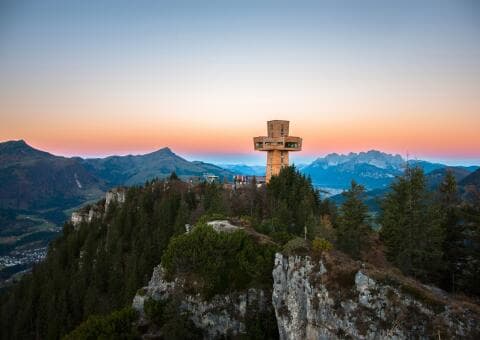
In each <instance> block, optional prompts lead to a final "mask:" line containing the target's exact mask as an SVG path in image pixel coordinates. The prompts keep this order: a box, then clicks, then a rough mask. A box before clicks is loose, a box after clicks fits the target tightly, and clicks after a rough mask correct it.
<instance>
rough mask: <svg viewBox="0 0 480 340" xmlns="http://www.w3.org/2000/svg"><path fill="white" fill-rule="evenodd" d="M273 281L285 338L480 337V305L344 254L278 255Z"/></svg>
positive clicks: (282, 332)
mask: <svg viewBox="0 0 480 340" xmlns="http://www.w3.org/2000/svg"><path fill="white" fill-rule="evenodd" d="M273 279H274V286H273V297H272V301H273V306H274V308H275V314H276V317H277V322H278V330H279V334H280V338H281V339H344V338H354V339H408V338H425V339H426V338H438V339H448V338H467V339H478V338H480V313H479V310H478V306H475V305H471V304H469V303H468V302H464V301H459V300H454V299H452V298H449V297H448V296H447V295H446V294H444V293H442V292H441V291H439V290H437V289H434V288H431V287H428V286H423V285H420V284H419V283H418V282H415V281H413V280H409V279H407V278H404V277H402V276H401V275H399V274H398V273H395V272H388V271H386V270H385V271H378V270H376V269H374V268H369V267H366V266H362V265H360V264H359V263H356V262H354V261H351V260H349V259H347V258H343V257H342V255H341V254H335V255H329V254H328V255H327V256H323V257H322V259H317V260H312V259H311V258H310V257H308V256H303V257H302V256H284V255H282V254H279V253H277V254H276V257H275V267H274V270H273Z"/></svg>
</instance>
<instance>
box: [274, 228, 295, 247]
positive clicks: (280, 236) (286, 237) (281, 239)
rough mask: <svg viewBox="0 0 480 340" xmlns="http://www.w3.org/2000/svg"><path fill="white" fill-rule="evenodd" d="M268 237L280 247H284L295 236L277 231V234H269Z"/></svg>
mask: <svg viewBox="0 0 480 340" xmlns="http://www.w3.org/2000/svg"><path fill="white" fill-rule="evenodd" d="M270 236H271V237H272V239H273V241H274V242H276V243H278V244H280V245H282V246H283V245H285V244H286V243H287V242H288V241H290V240H291V239H293V238H295V235H292V234H290V233H287V232H286V231H277V232H274V233H271V234H270Z"/></svg>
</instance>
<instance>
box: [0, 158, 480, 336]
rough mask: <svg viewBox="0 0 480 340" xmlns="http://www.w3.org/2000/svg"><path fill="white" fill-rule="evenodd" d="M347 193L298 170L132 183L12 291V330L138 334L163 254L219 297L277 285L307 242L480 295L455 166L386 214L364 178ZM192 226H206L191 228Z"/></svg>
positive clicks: (476, 235)
mask: <svg viewBox="0 0 480 340" xmlns="http://www.w3.org/2000/svg"><path fill="white" fill-rule="evenodd" d="M344 195H345V201H344V203H343V204H342V205H341V206H339V207H337V206H335V205H334V204H333V203H332V202H331V201H329V200H328V199H322V197H321V193H320V192H319V191H317V190H315V189H314V188H313V186H312V184H311V181H310V179H309V178H307V177H305V176H303V175H301V174H300V173H299V172H298V171H297V170H296V169H295V168H294V167H286V168H284V169H282V171H281V173H280V174H279V175H278V176H275V177H273V178H272V180H271V181H270V183H269V184H268V185H266V186H261V187H258V186H257V185H256V183H255V182H253V183H251V184H250V185H248V186H246V187H243V188H240V189H237V190H231V189H228V188H225V187H224V186H223V185H221V184H215V183H214V184H208V183H202V184H198V185H194V186H192V185H190V184H188V183H185V182H183V181H181V180H179V179H178V178H177V177H176V175H175V174H172V175H171V176H170V178H168V179H167V180H153V181H149V182H147V183H145V185H144V186H136V187H131V188H129V189H128V192H127V198H126V201H125V203H123V204H121V205H118V204H117V205H116V204H113V205H111V206H109V209H108V211H107V212H106V213H105V214H104V216H102V217H101V218H98V219H94V220H93V221H92V222H91V223H82V224H80V225H79V226H73V225H72V224H70V223H66V224H65V225H64V228H63V234H62V236H61V237H59V238H58V239H56V240H55V241H53V242H52V243H51V245H50V248H49V252H48V255H47V258H46V259H45V261H44V262H42V263H40V264H38V265H36V266H35V267H34V268H33V271H32V273H31V274H27V275H25V276H24V278H23V279H22V280H21V281H20V282H19V283H18V284H16V285H15V286H14V287H11V288H10V289H8V290H7V291H5V292H3V293H2V295H1V297H0V302H1V315H0V322H1V325H0V327H1V329H2V338H4V339H26V338H29V339H57V338H61V337H63V336H65V335H67V334H69V333H70V334H69V335H68V338H72V339H77V338H85V337H91V338H96V337H98V336H99V335H102V336H104V337H106V338H109V337H112V336H113V335H112V334H122V336H123V337H124V338H129V337H131V338H135V337H136V336H137V335H138V333H137V330H135V329H134V328H133V327H131V324H132V323H133V321H134V320H135V315H134V312H133V311H132V310H131V309H129V306H130V305H131V303H132V299H133V297H134V295H135V293H136V292H137V290H138V289H139V288H141V287H143V286H144V285H146V284H147V282H148V280H149V279H150V277H151V274H152V270H153V268H154V267H155V266H156V265H158V264H159V263H160V262H161V263H162V264H163V265H164V267H165V268H166V270H167V272H168V273H169V275H176V274H178V273H187V274H193V275H196V278H200V279H201V282H203V285H202V294H203V295H204V296H205V297H206V298H209V297H211V296H213V295H215V294H218V293H225V292H228V291H234V290H238V289H244V288H246V287H252V286H259V287H262V286H269V285H270V286H271V269H272V266H273V256H274V253H275V251H278V250H282V251H284V252H287V253H288V252H289V251H291V250H292V249H294V248H299V247H304V248H305V250H306V251H307V252H308V251H312V252H315V251H323V250H328V249H331V248H332V247H333V248H336V249H338V250H340V251H342V252H344V253H346V254H348V255H349V256H351V257H352V258H354V259H359V260H362V261H373V262H375V261H380V260H381V259H382V258H383V259H385V261H388V264H389V265H391V266H396V267H398V268H399V269H400V270H401V271H402V272H403V273H404V274H406V275H409V276H412V277H414V278H416V279H418V280H421V281H422V282H425V283H427V284H434V285H437V286H439V287H441V288H443V289H445V290H447V291H450V292H455V293H462V294H465V295H469V296H471V297H472V298H473V299H476V298H478V297H479V296H480V291H479V286H478V282H477V280H478V278H479V277H480V198H478V197H475V195H471V200H470V201H468V202H466V201H462V200H461V199H460V195H459V193H458V192H457V187H456V183H455V178H454V177H453V175H452V174H450V173H447V175H446V176H445V178H444V179H443V181H442V183H441V185H440V186H439V188H438V189H437V190H436V191H434V192H430V191H428V190H427V188H426V185H425V176H424V174H423V172H422V170H420V169H418V168H407V169H406V171H405V173H404V175H403V176H401V177H399V178H397V180H396V181H395V182H394V183H393V184H392V185H391V188H390V191H389V192H388V193H387V195H386V196H385V198H384V199H383V200H382V202H380V205H381V212H380V214H379V215H378V216H374V215H372V214H371V213H370V212H369V211H368V207H367V206H366V205H365V204H364V201H363V195H364V188H363V187H362V186H361V185H358V184H356V183H355V182H352V185H351V188H350V189H349V190H348V191H346V192H345V193H344ZM219 218H229V219H235V221H237V223H241V224H242V225H244V226H245V227H246V228H250V229H252V230H253V231H255V232H256V233H257V234H263V235H266V236H267V238H268V239H269V240H271V242H269V243H267V244H258V242H254V241H253V240H252V238H251V236H250V235H247V233H245V232H244V231H238V232H235V233H231V234H225V235H223V234H222V233H217V232H215V231H213V229H212V228H209V227H208V226H207V225H206V222H207V221H208V220H211V219H219ZM186 224H190V225H195V227H194V229H193V231H192V232H190V233H188V234H186V233H185V225H186ZM192 254H195V256H191V255H192ZM239 273H241V274H242V275H239ZM147 312H148V313H149V315H150V317H151V318H152V319H155V320H156V321H157V322H158V323H159V324H160V325H161V326H162V327H163V328H162V329H163V330H164V331H163V334H169V338H185V337H188V338H196V337H199V336H200V334H199V332H198V330H196V329H195V327H194V326H193V325H192V324H191V322H189V321H188V318H186V317H185V315H182V314H181V312H180V311H179V310H177V309H176V308H175V303H174V302H171V301H170V302H168V303H165V304H152V305H150V306H149V310H147ZM270 317H271V315H270ZM265 320H267V321H268V320H270V322H269V323H268V324H267V323H266V324H254V323H253V322H252V324H251V325H247V333H248V335H249V337H250V338H262V336H261V335H262V334H264V335H265V334H268V336H267V337H271V338H275V332H272V331H271V330H272V327H274V325H273V326H272V324H273V323H274V322H271V318H270V319H269V318H268V317H265ZM79 325H80V326H79ZM72 330H74V331H73V332H72Z"/></svg>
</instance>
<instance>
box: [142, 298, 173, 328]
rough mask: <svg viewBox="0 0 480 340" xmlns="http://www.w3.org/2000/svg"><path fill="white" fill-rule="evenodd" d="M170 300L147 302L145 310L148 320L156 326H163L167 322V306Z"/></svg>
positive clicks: (144, 306) (149, 300) (150, 300)
mask: <svg viewBox="0 0 480 340" xmlns="http://www.w3.org/2000/svg"><path fill="white" fill-rule="evenodd" d="M167 303H168V300H158V301H157V300H154V299H151V298H150V299H148V300H146V301H145V303H144V305H143V308H144V311H145V315H146V316H147V318H148V319H149V320H150V321H151V322H153V323H154V324H156V325H161V324H163V323H164V322H165V315H164V314H165V306H166V305H167Z"/></svg>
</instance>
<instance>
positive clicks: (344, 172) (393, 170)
mask: <svg viewBox="0 0 480 340" xmlns="http://www.w3.org/2000/svg"><path fill="white" fill-rule="evenodd" d="M407 164H408V166H418V167H421V168H422V169H423V170H424V172H425V173H426V174H429V173H431V172H434V171H437V175H440V174H442V173H443V172H444V170H445V169H446V168H449V169H452V170H454V172H455V175H456V177H457V179H458V180H459V181H460V180H462V179H463V178H464V177H466V176H467V175H469V174H470V173H471V172H473V171H475V170H477V169H478V168H479V167H478V166H468V167H464V166H456V167H449V166H448V165H445V164H440V163H431V162H427V161H422V160H409V161H405V160H404V159H403V158H402V157H401V156H400V155H391V154H387V153H384V152H380V151H376V150H370V151H367V152H360V153H349V154H348V155H338V154H336V153H333V154H329V155H327V156H325V157H323V158H318V159H317V160H315V161H314V162H312V163H311V164H310V165H308V166H306V167H304V168H303V169H301V171H302V172H303V173H305V174H306V175H309V176H310V177H311V178H312V181H313V183H314V184H315V185H316V186H318V187H326V188H333V189H346V188H348V187H349V186H350V182H351V181H352V180H355V181H356V182H357V183H360V184H362V185H363V186H365V188H366V189H367V190H374V189H381V188H386V187H388V186H389V185H390V183H391V182H392V181H393V180H394V179H395V177H397V176H399V175H401V174H402V173H403V172H404V170H405V168H406V166H407Z"/></svg>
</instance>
